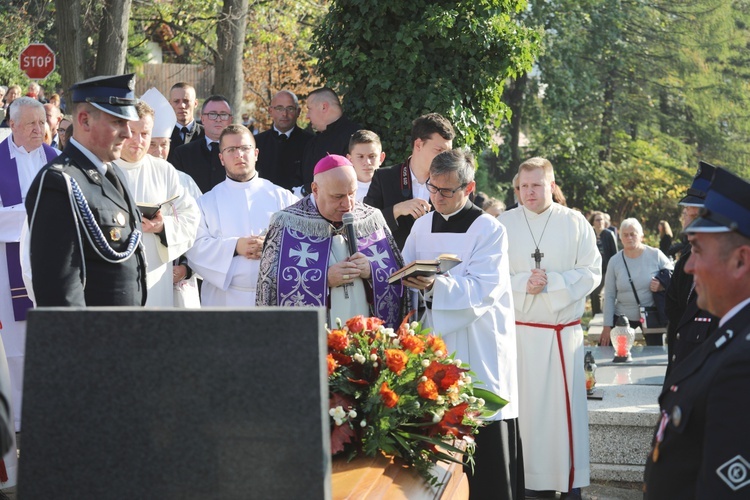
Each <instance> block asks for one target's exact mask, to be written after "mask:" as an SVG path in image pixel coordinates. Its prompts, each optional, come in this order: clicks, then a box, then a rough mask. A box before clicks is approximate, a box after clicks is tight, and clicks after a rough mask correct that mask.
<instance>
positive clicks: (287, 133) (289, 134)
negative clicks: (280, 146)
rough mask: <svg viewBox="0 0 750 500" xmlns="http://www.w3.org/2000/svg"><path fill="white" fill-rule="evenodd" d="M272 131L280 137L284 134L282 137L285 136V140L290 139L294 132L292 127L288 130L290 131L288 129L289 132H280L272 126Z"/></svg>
mask: <svg viewBox="0 0 750 500" xmlns="http://www.w3.org/2000/svg"><path fill="white" fill-rule="evenodd" d="M273 129H274V130H275V131H276V133H277V134H279V135H281V134H284V135H285V136H286V137H287V139H288V138H290V137H291V136H292V132H294V127H292V128H290V129H289V130H287V131H286V132H282V131H281V130H279V129H277V128H276V125H274V126H273Z"/></svg>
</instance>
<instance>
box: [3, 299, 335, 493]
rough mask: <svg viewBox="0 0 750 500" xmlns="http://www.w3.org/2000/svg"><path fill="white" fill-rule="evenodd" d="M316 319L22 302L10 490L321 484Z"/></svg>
mask: <svg viewBox="0 0 750 500" xmlns="http://www.w3.org/2000/svg"><path fill="white" fill-rule="evenodd" d="M324 321H325V316H324V312H323V310H319V309H312V308H295V309H290V308H283V309H282V308H257V309H202V310H186V309H180V310H165V309H155V310H148V309H142V308H89V309H83V308H47V309H38V310H34V311H31V313H30V314H29V320H28V329H27V341H26V367H25V381H24V406H23V443H22V453H21V460H20V470H19V485H18V495H19V498H24V499H49V498H58V499H60V498H76V499H79V498H96V499H99V500H102V499H104V500H107V499H126V498H127V499H133V498H139V499H161V500H164V499H181V500H184V499H202V500H203V499H206V498H216V499H249V498H259V499H268V498H313V499H318V498H320V499H328V498H330V497H331V487H330V483H331V481H330V474H331V462H330V445H329V426H328V425H329V424H328V413H327V410H328V385H327V376H326V375H327V372H326V360H325V358H326V338H325V335H324V333H323V332H324V329H323V325H324Z"/></svg>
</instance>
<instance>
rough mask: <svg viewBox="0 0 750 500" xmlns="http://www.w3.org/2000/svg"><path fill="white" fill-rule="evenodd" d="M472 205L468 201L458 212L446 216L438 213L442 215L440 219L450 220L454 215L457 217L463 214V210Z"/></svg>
mask: <svg viewBox="0 0 750 500" xmlns="http://www.w3.org/2000/svg"><path fill="white" fill-rule="evenodd" d="M470 205H471V202H470V201H468V200H467V201H466V203H465V204H464V206H463V207H461V208H459V209H458V210H456V211H455V212H453V213H452V214H448V215H444V214H441V213H440V212H438V215H440V217H442V218H443V219H445V220H448V219H450V218H451V217H453V216H454V215H456V214H457V213H458V212H461V211H463V210H467V209H468V208H469V206H470Z"/></svg>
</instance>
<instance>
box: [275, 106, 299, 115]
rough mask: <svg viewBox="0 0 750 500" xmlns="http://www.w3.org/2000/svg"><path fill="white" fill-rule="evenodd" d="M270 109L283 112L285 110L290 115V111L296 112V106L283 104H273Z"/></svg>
mask: <svg viewBox="0 0 750 500" xmlns="http://www.w3.org/2000/svg"><path fill="white" fill-rule="evenodd" d="M271 109H272V110H274V111H276V112H278V113H283V112H285V111H286V112H287V113H289V114H290V115H291V114H292V113H296V112H297V107H296V106H287V107H284V106H274V107H272V108H271Z"/></svg>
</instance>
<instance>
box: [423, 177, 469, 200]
mask: <svg viewBox="0 0 750 500" xmlns="http://www.w3.org/2000/svg"><path fill="white" fill-rule="evenodd" d="M467 185H468V184H461V185H460V186H458V187H457V188H456V189H448V188H439V187H437V186H433V185H432V184H430V180H429V179H427V182H426V183H425V186H427V191H429V192H430V193H432V194H435V193H437V192H438V191H439V192H440V196H442V197H443V198H453V195H454V194H456V193H457V192H458V191H460V190H462V189H463V188H465V187H466V186H467Z"/></svg>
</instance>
